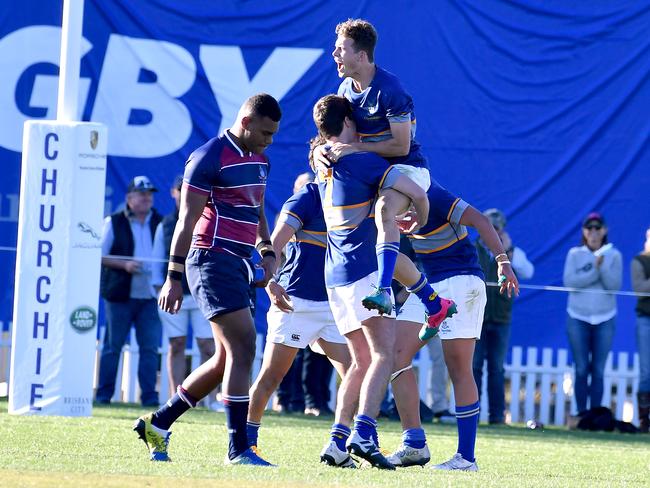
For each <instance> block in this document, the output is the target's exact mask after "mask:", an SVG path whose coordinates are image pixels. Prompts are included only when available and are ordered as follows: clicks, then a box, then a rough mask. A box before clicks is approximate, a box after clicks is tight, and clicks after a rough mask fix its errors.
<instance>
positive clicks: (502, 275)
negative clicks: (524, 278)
mask: <svg viewBox="0 0 650 488" xmlns="http://www.w3.org/2000/svg"><path fill="white" fill-rule="evenodd" d="M497 276H498V277H499V282H498V284H499V293H501V294H502V295H503V294H504V293H507V294H508V298H512V296H513V294H514V295H515V296H519V281H518V280H517V277H516V276H515V272H514V271H513V270H512V266H510V264H509V263H499V264H498V268H497Z"/></svg>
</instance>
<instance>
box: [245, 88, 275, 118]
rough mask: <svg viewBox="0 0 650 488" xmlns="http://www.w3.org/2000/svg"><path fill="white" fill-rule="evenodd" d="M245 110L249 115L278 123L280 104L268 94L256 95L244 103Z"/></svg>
mask: <svg viewBox="0 0 650 488" xmlns="http://www.w3.org/2000/svg"><path fill="white" fill-rule="evenodd" d="M244 106H245V107H246V110H247V112H248V113H249V114H251V115H257V116H259V117H268V118H269V119H271V120H272V121H273V122H280V119H281V118H282V110H281V109H280V104H279V103H278V101H277V100H276V99H275V98H273V97H272V96H271V95H269V94H268V93H258V94H257V95H253V96H252V97H250V98H249V99H248V100H246V101H245V102H244Z"/></svg>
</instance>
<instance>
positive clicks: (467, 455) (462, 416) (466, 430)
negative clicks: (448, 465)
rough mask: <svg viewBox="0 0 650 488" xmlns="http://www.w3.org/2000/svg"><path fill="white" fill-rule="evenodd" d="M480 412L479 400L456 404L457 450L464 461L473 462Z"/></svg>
mask: <svg viewBox="0 0 650 488" xmlns="http://www.w3.org/2000/svg"><path fill="white" fill-rule="evenodd" d="M479 412H480V404H479V402H475V403H472V404H471V405H465V406H462V407H460V406H458V405H457V406H456V422H457V424H458V452H459V453H460V455H461V456H463V459H464V460H465V461H469V462H470V463H473V462H474V460H475V459H474V446H475V445H476V430H477V429H478V417H479Z"/></svg>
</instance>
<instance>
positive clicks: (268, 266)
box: [255, 255, 276, 288]
mask: <svg viewBox="0 0 650 488" xmlns="http://www.w3.org/2000/svg"><path fill="white" fill-rule="evenodd" d="M258 266H259V267H260V268H262V269H263V270H264V276H263V277H262V279H261V280H259V281H256V282H255V286H256V287H258V288H264V287H265V286H266V284H267V283H268V282H269V280H270V279H271V278H272V277H273V272H274V271H275V268H276V266H275V258H274V257H273V256H269V255H267V256H265V257H263V258H262V260H261V261H260V264H258Z"/></svg>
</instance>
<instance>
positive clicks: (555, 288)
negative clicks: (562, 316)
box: [0, 246, 650, 298]
mask: <svg viewBox="0 0 650 488" xmlns="http://www.w3.org/2000/svg"><path fill="white" fill-rule="evenodd" d="M15 250H16V248H15V247H6V246H0V251H15ZM103 257H105V258H110V259H121V260H124V261H132V260H136V261H142V262H146V263H166V262H167V260H166V259H158V258H137V259H135V258H133V257H131V256H116V255H113V254H108V255H106V256H103ZM485 284H486V285H487V286H496V287H498V286H500V285H499V284H497V283H495V282H493V281H487V282H486V283H485ZM519 288H520V289H521V290H542V291H563V292H565V293H569V292H580V293H595V294H598V295H618V296H624V297H636V298H639V297H650V293H637V292H634V291H626V290H619V291H612V290H600V289H597V288H571V287H568V286H552V285H526V284H521V283H520V284H519Z"/></svg>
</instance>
